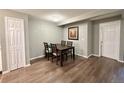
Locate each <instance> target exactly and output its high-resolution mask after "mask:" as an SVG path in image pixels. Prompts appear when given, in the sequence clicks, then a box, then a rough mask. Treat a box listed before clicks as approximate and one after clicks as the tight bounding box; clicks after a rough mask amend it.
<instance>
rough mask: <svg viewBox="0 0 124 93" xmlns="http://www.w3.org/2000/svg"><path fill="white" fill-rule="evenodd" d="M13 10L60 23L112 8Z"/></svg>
mask: <svg viewBox="0 0 124 93" xmlns="http://www.w3.org/2000/svg"><path fill="white" fill-rule="evenodd" d="M14 11H17V12H22V13H26V14H28V15H31V16H34V17H37V18H40V19H44V20H48V21H52V22H56V23H61V22H63V21H65V20H68V19H73V18H76V17H79V16H83V15H88V14H89V15H90V13H92V14H94V13H96V12H100V11H101V12H103V11H107V13H109V11H110V12H111V11H113V10H110V9H16V10H14ZM114 11H117V10H114Z"/></svg>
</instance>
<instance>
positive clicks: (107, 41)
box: [100, 21, 120, 59]
mask: <svg viewBox="0 0 124 93" xmlns="http://www.w3.org/2000/svg"><path fill="white" fill-rule="evenodd" d="M100 32H101V42H102V48H101V54H102V56H105V57H109V58H113V59H119V46H120V21H112V22H107V23H102V24H100Z"/></svg>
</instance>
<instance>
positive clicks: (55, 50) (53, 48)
mask: <svg viewBox="0 0 124 93" xmlns="http://www.w3.org/2000/svg"><path fill="white" fill-rule="evenodd" d="M51 48H52V53H57V52H58V51H57V46H56V44H51Z"/></svg>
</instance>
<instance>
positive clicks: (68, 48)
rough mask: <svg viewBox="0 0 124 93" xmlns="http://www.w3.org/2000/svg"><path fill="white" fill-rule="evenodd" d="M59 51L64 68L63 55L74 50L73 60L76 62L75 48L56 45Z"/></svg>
mask: <svg viewBox="0 0 124 93" xmlns="http://www.w3.org/2000/svg"><path fill="white" fill-rule="evenodd" d="M56 46H57V50H58V51H59V52H60V66H63V53H65V52H66V51H68V50H71V49H72V52H73V56H72V58H73V60H75V47H74V46H67V45H61V44H56Z"/></svg>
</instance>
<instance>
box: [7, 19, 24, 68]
mask: <svg viewBox="0 0 124 93" xmlns="http://www.w3.org/2000/svg"><path fill="white" fill-rule="evenodd" d="M5 24H6V50H7V62H8V67H9V69H10V70H14V69H17V68H20V67H23V66H24V64H25V42H24V20H23V19H17V18H12V17H6V18H5Z"/></svg>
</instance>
